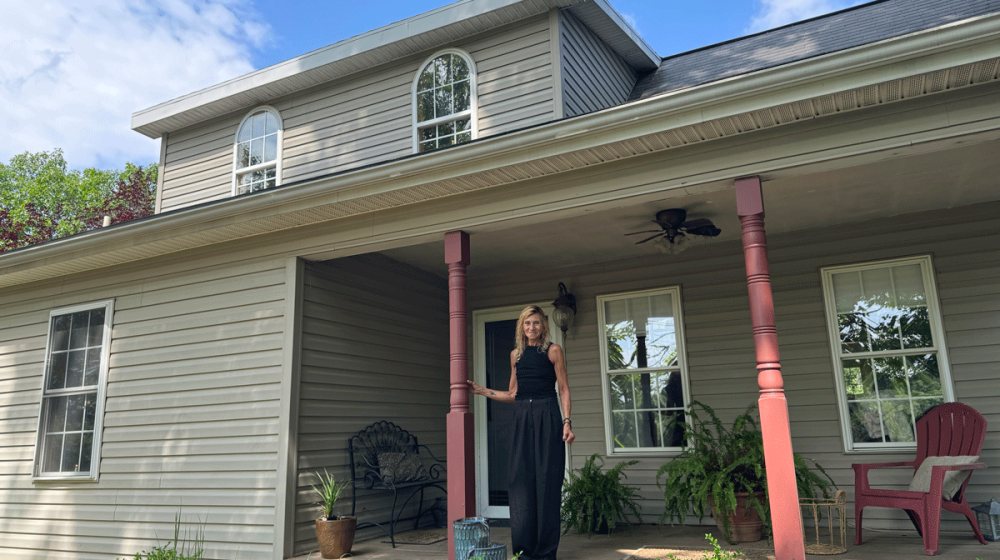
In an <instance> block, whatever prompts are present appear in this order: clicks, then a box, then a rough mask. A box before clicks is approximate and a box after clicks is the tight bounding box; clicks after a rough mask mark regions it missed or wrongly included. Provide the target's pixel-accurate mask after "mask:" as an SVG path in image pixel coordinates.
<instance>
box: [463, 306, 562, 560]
mask: <svg viewBox="0 0 1000 560" xmlns="http://www.w3.org/2000/svg"><path fill="white" fill-rule="evenodd" d="M514 342H515V348H514V350H513V351H512V352H511V353H510V388H509V390H507V391H500V390H497V389H487V388H485V387H481V386H479V385H476V384H475V383H473V382H472V381H468V384H469V392H470V393H473V394H475V395H483V396H484V397H486V398H489V399H493V400H495V401H500V402H506V403H514V429H513V432H512V434H511V453H510V464H509V467H508V470H507V480H508V496H509V498H510V533H511V541H513V542H512V543H511V544H512V546H513V551H514V552H521V553H522V556H521V560H556V549H557V548H558V547H559V535H560V533H561V531H560V527H559V521H560V516H559V509H560V503H561V497H562V481H563V470H564V469H565V465H566V451H565V447H564V446H563V442H566V443H573V440H574V439H576V436H574V435H573V423H572V422H570V419H569V416H570V400H569V384H568V383H567V381H566V360H565V359H564V357H563V351H562V348H561V347H560V346H559V345H558V344H553V343H552V342H550V341H549V321H548V318H547V317H546V316H545V313H543V312H542V310H541V308H539V307H538V306H537V305H529V306H528V307H526V308H525V309H524V311H522V312H521V316H520V317H519V318H518V319H517V327H516V329H515V331H514ZM556 384H558V385H559V393H558V395H557V394H556V390H555V386H556ZM560 401H561V402H562V413H560V411H559V402H560Z"/></svg>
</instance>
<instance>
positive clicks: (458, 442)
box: [448, 412, 476, 560]
mask: <svg viewBox="0 0 1000 560" xmlns="http://www.w3.org/2000/svg"><path fill="white" fill-rule="evenodd" d="M472 430H473V426H472V414H471V413H469V412H449V413H448V560H456V559H455V535H454V534H453V532H454V529H455V527H454V525H453V522H454V521H455V520H456V519H462V518H463V517H472V516H474V515H475V513H476V479H475V476H474V475H475V472H476V471H475V455H474V451H473V445H472V443H473V441H472ZM459 560H461V559H459Z"/></svg>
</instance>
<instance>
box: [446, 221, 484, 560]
mask: <svg viewBox="0 0 1000 560" xmlns="http://www.w3.org/2000/svg"><path fill="white" fill-rule="evenodd" d="M444 261H445V262H446V263H448V312H449V317H450V318H449V321H448V326H449V330H450V333H451V375H450V379H451V411H449V412H448V422H447V425H448V560H455V535H453V534H452V530H453V526H452V521H454V520H456V519H461V518H463V517H471V516H472V515H474V514H475V508H476V471H475V465H474V459H475V458H474V455H473V453H474V452H473V447H472V444H473V439H472V438H473V432H472V414H471V413H469V392H468V390H467V389H466V384H465V380H466V379H468V377H469V374H468V361H469V360H468V351H467V350H468V348H467V346H468V345H467V344H466V329H465V326H466V315H467V313H466V306H465V267H466V266H468V265H469V234H467V233H465V232H464V231H451V232H448V233H446V234H445V236H444Z"/></svg>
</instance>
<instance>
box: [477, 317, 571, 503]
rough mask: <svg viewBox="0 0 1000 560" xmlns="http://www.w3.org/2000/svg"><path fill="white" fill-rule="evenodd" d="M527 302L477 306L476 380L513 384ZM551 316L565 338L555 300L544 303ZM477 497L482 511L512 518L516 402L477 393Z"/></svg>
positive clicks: (557, 334) (491, 385)
mask: <svg viewBox="0 0 1000 560" xmlns="http://www.w3.org/2000/svg"><path fill="white" fill-rule="evenodd" d="M525 307H526V305H521V306H516V307H505V308H501V309H489V310H484V311H475V312H473V318H472V320H473V325H474V329H475V330H474V332H475V345H474V348H473V358H474V364H475V371H474V378H475V379H474V380H475V382H476V383H478V384H480V385H482V386H484V387H489V388H491V389H500V390H502V391H506V390H507V389H508V387H509V386H510V352H511V350H513V349H514V327H515V326H516V325H517V318H518V316H519V315H520V314H521V311H522V310H523V309H524V308H525ZM539 307H541V308H542V310H544V311H545V314H546V315H548V316H549V317H550V320H549V332H551V333H552V335H553V336H552V339H553V341H555V342H557V343H561V338H562V333H561V332H559V331H558V329H556V328H555V325H553V324H552V321H551V317H552V306H551V305H539ZM476 399H477V400H476V406H475V423H476V502H477V508H476V509H477V511H478V514H479V515H480V516H482V517H490V518H494V519H508V518H510V510H509V508H508V506H507V460H508V457H509V450H510V433H511V431H512V427H513V426H512V423H513V417H514V408H513V406H512V405H510V404H506V403H500V402H496V401H493V400H489V399H485V398H479V397H476Z"/></svg>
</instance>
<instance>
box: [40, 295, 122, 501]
mask: <svg viewBox="0 0 1000 560" xmlns="http://www.w3.org/2000/svg"><path fill="white" fill-rule="evenodd" d="M102 307H103V308H104V333H103V335H102V336H103V338H102V348H101V366H100V370H99V373H98V379H97V386H96V390H97V397H96V402H95V411H94V435H93V438H92V445H91V450H90V471H88V472H79V473H64V472H60V473H57V474H53V473H43V472H42V471H41V469H42V465H43V464H44V457H43V455H44V451H45V428H46V426H45V412H46V409H45V403H46V399H47V398H48V397H50V396H60V395H71V394H76V393H88V392H92V391H93V390H94V386H93V385H88V386H86V387H87V388H86V389H84V388H82V387H78V388H73V389H69V390H67V389H63V390H56V391H53V392H50V391H48V390H47V389H46V387H47V385H48V379H49V361H50V360H51V357H52V324H53V320H54V319H55V317H57V316H59V315H69V314H72V313H77V312H79V311H91V310H95V309H100V308H102ZM114 312H115V301H114V300H107V301H102V302H92V303H86V304H80V305H74V306H71V307H62V308H59V309H53V310H52V311H50V312H49V320H48V323H47V324H46V329H47V332H46V336H45V362H44V365H43V368H44V369H43V373H42V389H41V395H40V399H39V404H38V430H37V432H36V437H35V457H34V463H33V464H32V468H31V472H32V480H33V481H34V482H44V481H47V480H56V481H60V482H73V481H77V482H96V481H97V480H98V478H99V476H100V472H101V440H102V436H103V431H104V430H103V426H104V400H105V395H106V390H107V379H108V360H109V358H110V355H111V331H112V323H113V322H114Z"/></svg>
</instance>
